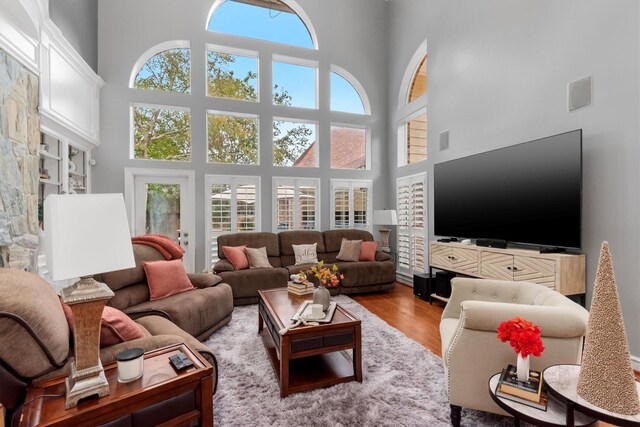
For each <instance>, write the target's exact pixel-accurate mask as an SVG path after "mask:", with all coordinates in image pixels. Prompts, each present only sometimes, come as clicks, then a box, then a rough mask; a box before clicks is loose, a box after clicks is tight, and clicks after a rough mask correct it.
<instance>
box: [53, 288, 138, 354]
mask: <svg viewBox="0 0 640 427" xmlns="http://www.w3.org/2000/svg"><path fill="white" fill-rule="evenodd" d="M60 304H61V305H62V311H64V317H65V318H66V319H67V324H68V325H69V331H70V332H71V333H73V312H72V311H71V307H69V306H68V305H67V304H65V303H63V302H62V299H60ZM139 338H144V332H142V329H140V326H138V324H137V323H136V322H134V321H133V320H131V318H130V317H129V316H127V315H126V314H124V313H123V312H121V311H120V310H118V309H117V308H113V307H109V306H105V308H104V310H103V311H102V319H101V324H100V348H102V347H110V346H112V345H116V344H118V343H121V342H126V341H132V340H137V339H139Z"/></svg>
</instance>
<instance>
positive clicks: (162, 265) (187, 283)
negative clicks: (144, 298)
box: [142, 259, 195, 301]
mask: <svg viewBox="0 0 640 427" xmlns="http://www.w3.org/2000/svg"><path fill="white" fill-rule="evenodd" d="M142 266H143V267H144V272H145V274H146V275H147V284H148V285H149V299H150V300H151V301H153V300H157V299H160V298H165V297H168V296H171V295H175V294H179V293H181V292H185V291H190V290H191V289H195V288H194V287H193V285H192V284H191V280H189V277H188V276H187V271H186V270H185V269H184V265H183V264H182V260H181V259H174V260H171V261H164V260H161V261H147V262H144V263H142Z"/></svg>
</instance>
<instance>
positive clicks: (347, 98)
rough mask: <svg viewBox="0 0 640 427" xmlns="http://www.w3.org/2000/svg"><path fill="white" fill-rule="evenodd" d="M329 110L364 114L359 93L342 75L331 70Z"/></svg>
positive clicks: (363, 106)
mask: <svg viewBox="0 0 640 427" xmlns="http://www.w3.org/2000/svg"><path fill="white" fill-rule="evenodd" d="M331 111H344V112H345V113H354V114H365V113H366V111H365V105H364V102H363V101H362V97H361V95H360V93H358V91H357V90H356V89H355V88H354V87H353V84H352V83H351V82H349V81H348V80H347V79H346V78H345V77H344V76H342V75H340V74H338V73H337V72H335V71H332V72H331Z"/></svg>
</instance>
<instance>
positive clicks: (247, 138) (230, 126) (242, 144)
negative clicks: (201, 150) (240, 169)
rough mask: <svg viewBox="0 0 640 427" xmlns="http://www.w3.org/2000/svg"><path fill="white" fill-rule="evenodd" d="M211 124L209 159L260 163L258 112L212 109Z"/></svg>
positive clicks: (215, 161) (214, 161)
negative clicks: (247, 112) (254, 113)
mask: <svg viewBox="0 0 640 427" xmlns="http://www.w3.org/2000/svg"><path fill="white" fill-rule="evenodd" d="M207 127H208V129H207V133H208V158H207V160H208V161H209V163H228V164H235V165H257V164H258V118H257V116H252V115H245V114H233V115H232V114H229V113H219V112H214V113H209V114H208V116H207Z"/></svg>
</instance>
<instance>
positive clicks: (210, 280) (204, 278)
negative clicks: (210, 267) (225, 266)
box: [187, 273, 222, 289]
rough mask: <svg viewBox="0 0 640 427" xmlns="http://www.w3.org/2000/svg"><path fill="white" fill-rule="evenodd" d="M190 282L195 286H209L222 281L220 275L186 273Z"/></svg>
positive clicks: (201, 287)
mask: <svg viewBox="0 0 640 427" xmlns="http://www.w3.org/2000/svg"><path fill="white" fill-rule="evenodd" d="M187 276H188V277H189V280H190V281H191V284H192V285H193V286H195V287H196V288H200V289H203V288H209V287H211V286H215V285H217V284H218V283H220V282H222V277H220V276H218V275H216V274H209V273H187Z"/></svg>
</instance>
